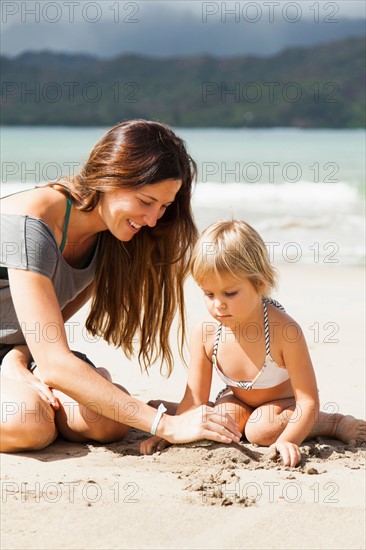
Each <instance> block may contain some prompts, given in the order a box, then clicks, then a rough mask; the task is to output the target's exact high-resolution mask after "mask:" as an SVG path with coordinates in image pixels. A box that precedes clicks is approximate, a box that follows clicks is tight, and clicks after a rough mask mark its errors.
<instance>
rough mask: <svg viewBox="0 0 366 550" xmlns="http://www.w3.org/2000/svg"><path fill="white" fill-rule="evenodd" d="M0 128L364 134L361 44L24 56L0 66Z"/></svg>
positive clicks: (3, 60)
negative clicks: (225, 53)
mask: <svg viewBox="0 0 366 550" xmlns="http://www.w3.org/2000/svg"><path fill="white" fill-rule="evenodd" d="M1 66H2V67H1V68H2V86H1V102H2V121H1V122H2V124H18V125H19V124H35V125H53V124H54V125H74V126H78V125H83V126H89V125H90V126H100V125H103V126H108V125H112V124H114V123H116V122H118V121H122V120H125V119H128V118H136V117H141V118H148V119H158V120H161V121H164V122H167V123H168V124H171V125H173V126H180V127H182V126H186V127H199V126H204V127H272V126H282V127H285V126H298V127H330V128H354V127H364V126H365V42H364V39H363V38H352V39H347V40H342V41H339V42H333V43H330V44H325V45H321V46H316V47H312V48H291V49H287V50H284V51H283V52H281V53H280V54H278V55H275V56H273V57H265V58H264V57H253V56H252V57H235V58H229V59H228V58H226V59H222V58H215V57H211V56H197V57H185V58H170V59H158V58H150V57H141V56H137V55H123V56H120V57H117V58H114V59H109V60H101V59H98V58H95V57H92V56H85V55H75V56H74V55H66V54H62V55H60V54H53V53H50V52H43V53H38V54H35V53H31V52H29V53H26V54H22V55H21V56H18V57H16V58H13V59H10V58H6V57H2V58H1Z"/></svg>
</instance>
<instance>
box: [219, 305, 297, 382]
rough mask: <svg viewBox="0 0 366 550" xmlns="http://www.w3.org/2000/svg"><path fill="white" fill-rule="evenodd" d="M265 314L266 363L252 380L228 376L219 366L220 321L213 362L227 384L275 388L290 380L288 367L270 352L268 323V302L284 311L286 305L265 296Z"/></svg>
mask: <svg viewBox="0 0 366 550" xmlns="http://www.w3.org/2000/svg"><path fill="white" fill-rule="evenodd" d="M262 303H263V316H264V337H265V340H266V358H265V360H264V365H263V367H262V368H261V370H260V371H259V372H258V374H257V376H256V377H255V378H254V379H253V380H252V381H251V382H249V381H242V382H238V381H237V380H232V379H231V378H229V377H228V376H226V375H225V374H224V373H223V372H222V371H221V369H220V368H219V366H218V364H217V358H216V357H217V348H218V347H219V340H220V335H221V329H222V324H221V323H220V325H219V328H218V329H217V332H216V336H215V344H214V349H213V354H212V363H213V365H214V367H215V369H216V372H217V374H218V375H219V377H220V378H221V380H223V382H225V384H227V386H231V387H234V388H241V389H243V390H252V389H253V390H262V389H265V388H274V387H275V386H278V385H279V384H282V383H283V382H285V381H286V380H289V378H290V377H289V374H288V372H287V369H286V368H285V367H280V366H279V365H277V363H276V362H275V361H274V359H273V358H272V356H271V352H270V345H269V341H270V338H269V323H268V314H267V305H266V303H269V304H272V305H274V306H275V307H278V308H279V309H281V310H282V311H285V309H284V307H283V306H282V305H281V304H280V303H279V302H277V301H276V300H273V299H272V298H265V299H263V302H262Z"/></svg>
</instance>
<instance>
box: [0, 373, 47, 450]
mask: <svg viewBox="0 0 366 550" xmlns="http://www.w3.org/2000/svg"><path fill="white" fill-rule="evenodd" d="M0 381H1V419H0V422H1V431H0V452H3V453H17V452H21V451H38V450H39V449H43V448H44V447H47V446H48V445H50V444H51V443H52V442H53V441H54V440H55V439H56V437H57V427H56V425H55V413H54V411H53V409H52V407H51V405H47V403H45V402H44V401H43V400H42V399H41V398H40V396H39V394H38V393H37V392H36V391H35V390H34V389H32V388H31V387H30V386H28V385H27V384H23V383H22V382H19V381H18V380H12V379H10V378H7V377H5V376H1V378H0Z"/></svg>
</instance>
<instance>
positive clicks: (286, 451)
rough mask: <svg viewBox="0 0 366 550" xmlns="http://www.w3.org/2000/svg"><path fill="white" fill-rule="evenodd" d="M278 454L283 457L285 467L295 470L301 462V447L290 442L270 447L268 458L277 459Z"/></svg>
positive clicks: (278, 443) (282, 442)
mask: <svg viewBox="0 0 366 550" xmlns="http://www.w3.org/2000/svg"><path fill="white" fill-rule="evenodd" d="M278 453H279V454H280V455H281V458H282V460H283V464H284V466H291V468H294V467H295V466H296V465H297V464H298V463H299V462H300V461H301V453H300V449H299V447H298V446H297V445H296V444H295V443H290V441H280V442H276V443H273V445H271V446H270V447H269V451H268V457H269V458H270V459H272V460H273V459H275V458H276V456H277V454H278Z"/></svg>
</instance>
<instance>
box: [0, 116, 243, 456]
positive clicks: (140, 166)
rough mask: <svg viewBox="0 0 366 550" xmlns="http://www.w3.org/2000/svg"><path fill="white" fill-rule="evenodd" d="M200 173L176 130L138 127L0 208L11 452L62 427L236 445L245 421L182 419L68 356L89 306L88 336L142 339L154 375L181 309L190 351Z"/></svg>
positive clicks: (6, 422) (38, 444)
mask: <svg viewBox="0 0 366 550" xmlns="http://www.w3.org/2000/svg"><path fill="white" fill-rule="evenodd" d="M194 175H195V164H194V162H193V160H192V159H191V157H190V156H189V155H188V153H187V151H186V149H185V146H184V143H183V141H182V140H181V139H180V138H178V137H177V136H176V135H175V134H174V133H173V132H172V130H170V129H169V128H168V127H166V126H165V125H163V124H159V123H157V122H148V121H144V120H135V121H129V122H125V123H122V124H118V125H117V126H115V127H114V128H112V129H111V130H110V131H109V132H108V133H107V134H106V135H105V136H104V137H103V138H102V139H101V140H100V141H99V142H98V143H97V145H96V146H95V147H94V149H93V150H92V152H91V154H90V157H89V159H88V161H87V163H86V165H85V166H84V168H83V170H82V171H81V173H80V174H79V175H77V176H76V177H74V178H73V179H71V180H70V181H68V182H59V183H57V184H50V185H48V186H46V187H42V188H37V189H33V190H31V191H28V192H23V193H20V194H17V195H13V196H9V197H7V198H5V199H4V200H3V201H2V209H1V211H2V219H1V225H2V227H1V229H2V231H1V234H2V237H1V238H2V244H1V258H0V264H1V266H2V269H1V291H0V299H1V326H0V344H1V357H2V358H3V361H2V401H3V405H2V413H3V414H2V419H1V421H2V431H1V441H0V450H1V451H3V452H14V451H22V450H32V449H41V448H44V447H45V446H47V445H49V444H50V443H51V442H52V441H54V439H55V438H56V436H57V434H58V432H60V433H61V434H62V435H63V436H64V437H66V438H67V439H69V440H70V441H79V442H83V441H87V440H90V439H92V440H95V441H101V442H110V441H115V440H117V439H120V438H122V437H123V436H124V435H125V434H126V433H127V431H128V426H130V425H133V426H135V427H138V428H139V429H141V430H144V431H147V432H149V431H151V432H152V433H154V434H155V433H156V434H157V435H161V437H164V439H167V440H168V441H171V442H175V443H179V442H186V441H193V440H196V439H203V438H206V439H212V440H214V441H221V442H226V443H230V442H231V441H239V438H240V432H239V431H238V430H237V426H236V424H235V422H233V421H232V420H231V419H230V418H229V416H228V417H225V418H221V417H220V416H219V415H215V414H212V413H213V409H211V408H206V407H201V408H200V409H197V410H196V411H192V412H189V413H187V414H186V415H181V416H178V417H173V416H169V415H163V414H162V410H159V411H158V413H157V412H156V409H153V408H152V407H150V406H148V405H146V404H144V403H142V402H140V401H139V400H137V399H134V398H132V397H131V396H129V395H128V393H127V391H126V390H124V388H120V387H117V386H116V385H114V384H112V382H111V381H110V378H109V375H108V373H107V372H106V371H105V370H104V369H96V368H95V367H94V366H93V365H91V364H90V362H89V360H88V359H87V358H86V356H84V355H82V354H80V353H78V352H75V353H73V352H71V350H70V349H69V347H68V343H67V339H66V334H65V329H64V323H65V322H66V321H67V319H69V318H70V317H71V316H72V315H73V314H74V313H75V312H76V311H78V310H79V309H80V308H81V307H82V306H83V305H84V304H85V303H86V301H87V300H88V299H89V298H92V303H91V310H90V314H89V317H88V319H87V321H86V327H87V329H88V330H89V331H90V332H91V334H92V335H94V336H102V337H103V338H104V339H105V340H106V341H107V342H109V343H111V344H114V345H115V346H120V347H121V348H122V350H123V351H124V352H125V353H126V354H127V356H129V357H130V356H131V355H132V353H133V345H132V342H133V339H134V337H135V335H137V336H138V338H139V350H138V358H139V360H140V362H141V363H142V364H143V365H144V368H145V369H147V368H148V366H149V365H150V363H152V362H154V361H156V360H160V361H161V362H165V363H166V364H167V366H168V370H169V372H171V369H172V354H171V351H170V348H169V343H168V338H169V332H170V327H171V323H172V319H173V317H174V314H175V312H176V310H177V309H178V311H179V316H180V323H181V348H182V344H183V341H184V336H185V330H184V318H183V315H184V314H183V310H184V308H183V282H184V279H185V277H186V274H187V265H188V260H189V254H190V251H191V247H192V245H193V244H194V242H195V239H196V228H195V225H194V221H193V217H192V212H191V207H190V199H191V186H192V180H193V177H194ZM32 359H33V362H32ZM96 412H97V417H96Z"/></svg>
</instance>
